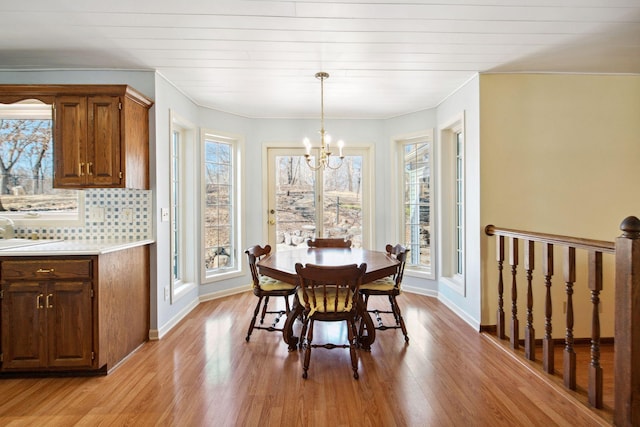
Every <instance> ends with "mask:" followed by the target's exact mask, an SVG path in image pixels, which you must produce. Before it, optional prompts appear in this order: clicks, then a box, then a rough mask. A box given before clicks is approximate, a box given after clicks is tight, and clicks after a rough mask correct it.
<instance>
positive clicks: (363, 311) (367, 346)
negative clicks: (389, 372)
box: [358, 299, 376, 351]
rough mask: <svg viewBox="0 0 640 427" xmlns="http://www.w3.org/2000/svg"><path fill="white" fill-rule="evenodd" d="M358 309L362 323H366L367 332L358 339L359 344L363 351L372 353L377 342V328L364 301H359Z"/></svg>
mask: <svg viewBox="0 0 640 427" xmlns="http://www.w3.org/2000/svg"><path fill="white" fill-rule="evenodd" d="M358 307H359V308H358V312H359V315H360V321H361V322H363V323H364V331H366V332H365V333H363V334H361V335H360V336H359V337H358V343H359V344H360V348H362V349H363V350H365V351H371V345H372V344H373V343H374V341H375V340H376V328H375V325H374V324H373V319H372V318H371V316H370V315H369V312H368V311H367V307H366V306H365V305H364V302H363V301H362V299H360V300H359V301H358Z"/></svg>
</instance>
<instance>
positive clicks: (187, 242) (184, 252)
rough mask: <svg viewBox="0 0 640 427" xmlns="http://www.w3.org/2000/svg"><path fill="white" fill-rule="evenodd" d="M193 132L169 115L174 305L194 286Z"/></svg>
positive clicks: (188, 125) (194, 144) (176, 116)
mask: <svg viewBox="0 0 640 427" xmlns="http://www.w3.org/2000/svg"><path fill="white" fill-rule="evenodd" d="M195 135H196V130H195V127H194V126H193V125H191V124H190V123H189V122H187V121H186V120H184V119H183V118H181V117H180V116H178V115H177V114H175V113H174V112H171V134H170V144H169V145H170V147H171V151H170V155H169V162H170V167H169V171H170V189H169V192H170V195H169V199H170V208H169V209H170V210H169V212H170V221H171V222H170V224H171V234H170V240H171V262H170V265H171V302H172V303H173V302H175V301H176V300H178V299H179V298H180V297H181V296H182V295H184V294H185V293H186V291H188V290H190V289H193V288H194V287H195V286H196V280H195V276H196V271H197V267H196V260H197V257H196V256H195V251H196V248H197V241H196V237H195V236H197V235H198V233H197V228H196V226H195V224H196V212H197V210H196V209H193V208H189V207H190V206H196V205H197V202H198V200H197V197H196V195H195V194H194V192H193V191H188V190H189V189H191V188H195V187H196V185H195V182H196V178H195V177H196V174H195V172H194V170H193V169H194V168H192V167H191V168H190V167H188V165H190V164H193V162H194V161H195V154H194V153H195V151H196V148H197V146H198V145H197V142H196V139H195Z"/></svg>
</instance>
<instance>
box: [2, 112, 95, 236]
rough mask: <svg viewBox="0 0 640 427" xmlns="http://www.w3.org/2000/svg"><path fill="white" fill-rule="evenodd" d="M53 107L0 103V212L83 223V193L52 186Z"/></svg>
mask: <svg viewBox="0 0 640 427" xmlns="http://www.w3.org/2000/svg"><path fill="white" fill-rule="evenodd" d="M53 173H54V172H53V120H52V118H51V105H47V104H43V103H41V102H40V101H36V100H27V101H24V102H20V103H16V104H0V211H2V215H3V216H10V217H11V218H12V219H13V220H14V221H17V222H18V223H20V222H22V221H23V220H28V221H31V222H33V220H34V219H36V220H37V219H39V220H46V221H47V223H48V224H51V221H52V220H53V221H55V220H56V219H60V220H76V221H78V220H79V219H80V213H79V206H80V200H81V199H80V195H81V194H82V192H81V191H77V190H67V189H55V188H53Z"/></svg>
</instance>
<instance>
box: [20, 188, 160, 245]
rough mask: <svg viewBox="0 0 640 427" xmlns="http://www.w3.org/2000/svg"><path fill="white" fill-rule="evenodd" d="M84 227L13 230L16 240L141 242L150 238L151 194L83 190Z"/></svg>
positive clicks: (145, 191)
mask: <svg viewBox="0 0 640 427" xmlns="http://www.w3.org/2000/svg"><path fill="white" fill-rule="evenodd" d="M84 191H85V193H84V227H46V226H37V227H16V237H22V238H25V237H26V238H28V237H30V236H31V235H33V234H34V233H35V234H37V235H38V237H39V238H41V239H66V240H142V239H151V238H153V218H152V215H151V212H152V193H151V190H131V189H119V188H99V189H88V190H84Z"/></svg>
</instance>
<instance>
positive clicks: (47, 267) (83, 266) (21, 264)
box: [0, 259, 92, 280]
mask: <svg viewBox="0 0 640 427" xmlns="http://www.w3.org/2000/svg"><path fill="white" fill-rule="evenodd" d="M0 277H1V278H2V280H20V279H21V280H47V279H91V277H92V260H90V259H86V260H85V259H73V260H48V259H41V260H33V261H2V267H1V271H0Z"/></svg>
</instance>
